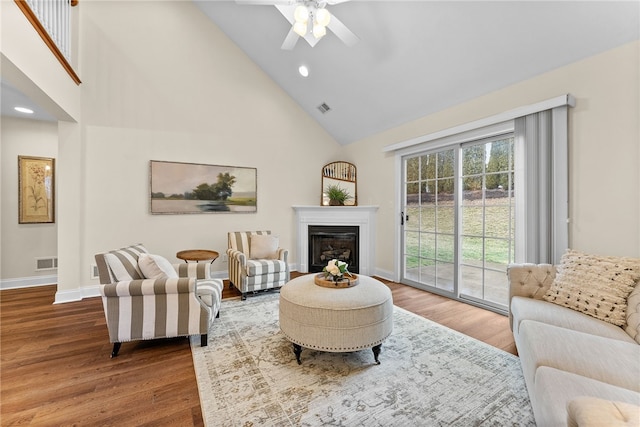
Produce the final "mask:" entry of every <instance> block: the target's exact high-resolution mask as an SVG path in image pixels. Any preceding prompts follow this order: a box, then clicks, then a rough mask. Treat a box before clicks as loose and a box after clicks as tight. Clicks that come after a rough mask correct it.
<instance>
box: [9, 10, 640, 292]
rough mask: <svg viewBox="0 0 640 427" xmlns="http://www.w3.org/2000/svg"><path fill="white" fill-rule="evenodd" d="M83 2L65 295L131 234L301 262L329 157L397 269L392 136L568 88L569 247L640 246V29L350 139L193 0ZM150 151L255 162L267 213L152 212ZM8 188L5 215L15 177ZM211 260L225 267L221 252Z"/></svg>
mask: <svg viewBox="0 0 640 427" xmlns="http://www.w3.org/2000/svg"><path fill="white" fill-rule="evenodd" d="M5 3H6V2H5V1H3V9H2V11H3V13H4V10H5V7H6V5H5ZM81 5H82V7H81V8H80V13H81V16H80V22H81V31H82V34H81V36H80V40H81V47H80V48H81V51H80V57H81V62H80V70H82V73H81V78H82V80H83V84H82V86H81V88H82V98H81V111H80V112H81V114H79V113H78V114H76V113H75V112H74V114H75V115H77V116H78V118H79V124H77V125H76V124H72V123H66V122H61V123H60V125H59V126H58V144H59V147H58V156H59V160H58V165H57V166H58V177H59V179H58V202H59V206H58V207H59V209H58V212H59V213H60V215H59V221H58V231H59V235H60V240H59V242H58V243H59V244H58V249H59V254H58V255H59V257H60V263H61V269H60V271H59V277H60V281H59V286H58V296H57V299H58V300H61V301H62V300H67V299H73V298H74V297H75V296H78V292H77V290H78V289H82V288H83V287H91V286H92V285H95V284H96V283H97V281H96V280H92V279H90V277H89V272H90V267H91V264H93V262H94V261H93V255H94V254H95V253H96V252H98V251H103V250H109V249H112V248H116V247H120V246H124V245H128V244H130V243H134V242H143V243H145V245H147V246H148V247H149V249H150V250H152V251H153V252H156V253H159V254H161V255H164V256H166V257H167V258H169V259H171V260H174V261H175V260H176V259H175V257H174V256H175V252H176V251H178V250H180V249H185V248H196V247H198V248H212V249H216V250H218V251H224V249H225V248H226V233H227V231H231V230H249V229H261V228H269V229H271V230H273V231H274V232H276V233H278V234H279V235H280V236H281V240H282V243H283V245H284V246H287V247H289V249H290V251H291V261H292V262H293V263H294V264H295V263H297V254H296V253H295V244H294V239H295V235H294V224H293V220H294V215H293V212H292V209H291V206H292V205H303V204H309V205H317V204H318V199H319V194H320V191H321V188H320V176H319V175H320V168H321V166H322V165H324V164H325V163H327V162H329V161H332V160H346V161H351V162H353V163H355V164H356V165H357V167H358V175H359V182H358V202H359V204H361V205H378V206H379V207H380V209H379V211H378V220H377V224H378V230H377V243H376V245H377V248H376V253H377V268H378V274H383V275H391V274H393V268H394V264H393V258H394V253H393V242H394V240H395V237H396V230H397V228H398V218H399V217H398V213H397V212H396V207H395V197H396V195H395V190H396V189H395V186H394V182H395V174H396V172H397V171H395V170H394V168H395V163H394V158H393V154H385V153H383V152H382V149H383V147H385V146H387V145H390V144H394V143H397V142H400V141H403V140H406V139H410V138H414V137H417V136H420V135H425V134H429V133H432V132H436V131H438V130H442V129H446V128H449V127H452V126H456V125H460V124H463V123H467V122H469V121H473V120H477V119H480V118H483V117H486V116H491V115H494V114H498V113H500V112H503V111H507V110H510V109H513V108H517V107H519V106H522V105H527V104H531V103H534V102H537V101H540V100H543V99H547V98H551V97H554V96H557V95H559V94H563V93H571V94H572V95H574V96H575V97H576V98H577V102H578V104H577V106H576V108H575V109H573V110H571V112H570V150H571V153H570V156H571V159H570V165H569V167H570V179H571V184H570V186H571V187H570V191H571V196H570V197H571V199H570V209H571V216H572V224H571V246H572V247H574V248H576V249H582V250H585V251H591V252H597V253H605V254H612V255H630V256H640V225H639V221H638V218H640V194H639V192H640V190H639V188H640V175H639V172H638V166H637V165H638V164H639V163H640V152H639V145H640V141H639V136H638V134H639V125H638V117H639V116H640V107H639V105H638V104H639V99H638V98H639V85H638V75H639V67H638V61H639V59H638V52H639V50H640V45H639V43H638V42H636V43H632V44H629V45H626V46H623V47H620V48H618V49H615V50H612V51H609V52H605V53H603V54H600V55H597V56H594V57H592V58H588V59H586V60H583V61H580V62H576V63H574V64H571V65H568V66H566V67H563V68H560V69H557V70H554V71H552V72H549V73H546V74H544V75H542V76H538V77H536V78H533V79H531V80H528V81H525V82H522V83H519V84H516V85H513V86H510V87H508V88H506V89H503V90H500V91H497V92H494V93H490V94H487V95H485V96H482V97H479V98H476V99H474V100H472V101H470V102H467V103H464V104H462V105H458V106H456V107H453V108H450V109H447V110H445V111H442V112H439V113H437V114H433V115H430V116H427V117H423V118H421V119H419V120H416V121H413V122H411V123H408V124H406V125H403V126H399V127H397V128H394V129H390V130H388V131H385V132H382V133H380V134H378V135H374V136H372V137H370V138H367V139H364V140H362V141H358V142H356V143H353V144H350V145H349V146H346V147H341V146H339V145H338V144H337V143H336V142H335V141H334V140H333V139H332V138H331V137H330V136H329V135H328V134H326V133H325V132H324V130H323V129H322V128H321V127H320V126H319V125H318V124H317V123H316V122H315V121H313V120H312V119H311V118H310V117H309V116H308V115H306V114H305V113H304V112H303V111H302V110H301V109H300V108H299V107H298V106H297V105H296V104H295V103H294V102H293V101H292V100H291V99H290V98H289V97H288V96H287V95H286V94H285V93H284V92H283V91H282V90H281V89H280V88H279V87H277V86H276V85H275V83H274V82H273V81H271V80H270V79H269V78H268V77H267V76H266V75H265V74H264V73H263V72H262V71H261V70H260V69H259V68H258V67H257V66H256V65H255V64H254V63H253V62H251V61H250V60H249V59H248V58H247V57H246V56H245V55H244V54H243V53H242V51H240V49H239V48H237V47H236V46H235V45H234V44H233V43H232V42H230V41H229V40H228V39H227V38H226V36H225V35H224V34H223V33H222V32H221V31H220V30H218V29H217V28H216V27H215V26H213V25H212V24H211V23H210V21H209V20H208V19H206V17H204V16H203V15H202V14H201V12H200V11H199V10H198V9H197V8H195V7H194V6H193V4H192V3H191V2H120V1H110V2H84V3H81ZM149 17H153V19H149ZM2 23H3V33H2V36H3V44H4V40H5V39H6V35H5V29H4V23H5V21H4V16H3V21H2ZM177 35H179V36H177ZM27 50H28V49H27ZM3 54H4V50H3ZM32 54H33V53H32ZM21 55H22V54H21ZM24 55H25V56H28V54H27V53H24ZM3 59H4V57H3ZM53 93H54V94H55V93H57V90H56V91H53ZM71 98H72V99H73V96H71ZM70 104H71V105H72V106H73V102H71V103H70ZM70 111H75V109H74V108H72V107H71V108H70ZM80 116H81V119H80ZM1 159H2V163H3V166H4V165H5V164H6V163H7V162H8V161H9V160H10V159H9V160H7V159H8V157H7V156H6V155H5V153H4V150H3V153H2V157H1ZM152 159H153V160H172V161H180V162H194V163H208V164H222V165H236V166H247V167H256V168H257V169H258V212H257V213H255V214H208V215H170V216H168V215H150V214H149V212H148V179H149V178H148V167H149V166H148V165H149V160H152ZM3 169H4V167H3ZM3 173H4V172H3ZM3 176H4V175H3ZM3 181H4V178H3ZM2 200H3V206H2V213H3V215H2V221H3V224H4V222H6V219H5V218H6V217H10V216H11V212H10V210H9V209H6V208H5V206H4V201H5V200H7V193H6V191H5V189H4V185H3V189H2ZM16 211H17V210H16ZM3 240H4V238H3ZM5 251H6V249H5V248H4V244H3V250H2V256H3V257H5V256H6V254H5ZM214 268H215V269H216V270H217V271H218V273H219V274H220V275H224V274H225V271H226V266H225V265H223V264H222V263H221V262H220V260H218V261H216V262H215V263H214ZM3 276H4V273H3ZM80 294H81V292H80Z"/></svg>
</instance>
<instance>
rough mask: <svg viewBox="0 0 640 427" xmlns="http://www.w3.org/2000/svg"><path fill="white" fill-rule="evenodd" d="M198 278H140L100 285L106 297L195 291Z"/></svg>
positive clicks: (101, 291)
mask: <svg viewBox="0 0 640 427" xmlns="http://www.w3.org/2000/svg"><path fill="white" fill-rule="evenodd" d="M195 286H196V279H194V278H181V279H139V280H128V281H124V282H117V283H109V284H107V285H102V286H100V293H101V294H102V296H104V297H121V296H138V295H168V294H183V293H193V292H194V291H195Z"/></svg>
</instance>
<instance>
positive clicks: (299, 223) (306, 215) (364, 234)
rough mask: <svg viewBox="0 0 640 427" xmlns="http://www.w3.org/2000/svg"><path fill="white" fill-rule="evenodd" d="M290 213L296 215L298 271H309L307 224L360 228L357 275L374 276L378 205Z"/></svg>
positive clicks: (305, 208)
mask: <svg viewBox="0 0 640 427" xmlns="http://www.w3.org/2000/svg"><path fill="white" fill-rule="evenodd" d="M293 210H294V211H295V212H296V232H297V242H298V271H300V272H301V273H308V272H309V226H310V225H350V226H358V227H359V229H360V232H359V234H360V245H359V247H358V251H359V258H360V259H359V260H358V263H359V271H360V274H364V275H367V276H369V275H372V274H373V273H374V271H375V268H374V267H375V266H374V263H375V258H376V253H375V250H376V249H375V248H376V235H375V234H376V213H377V211H378V207H377V206H293Z"/></svg>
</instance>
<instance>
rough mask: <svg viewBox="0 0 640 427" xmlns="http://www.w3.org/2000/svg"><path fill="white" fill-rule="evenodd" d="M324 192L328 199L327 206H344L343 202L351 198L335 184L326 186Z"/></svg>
mask: <svg viewBox="0 0 640 427" xmlns="http://www.w3.org/2000/svg"><path fill="white" fill-rule="evenodd" d="M325 191H326V193H327V197H328V198H329V206H344V202H346V201H347V200H349V199H352V198H353V196H351V194H349V192H348V191H347V190H345V189H344V188H342V187H340V186H339V185H337V184H335V185H328V186H327V188H326V190H325Z"/></svg>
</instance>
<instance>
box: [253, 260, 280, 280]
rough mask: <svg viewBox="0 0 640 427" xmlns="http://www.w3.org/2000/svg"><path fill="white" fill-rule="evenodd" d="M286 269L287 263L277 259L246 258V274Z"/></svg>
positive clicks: (275, 271)
mask: <svg viewBox="0 0 640 427" xmlns="http://www.w3.org/2000/svg"><path fill="white" fill-rule="evenodd" d="M281 271H287V265H286V264H285V262H284V261H280V260H277V259H260V260H257V259H248V260H247V276H249V277H251V276H261V275H263V274H269V273H279V272H281Z"/></svg>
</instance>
